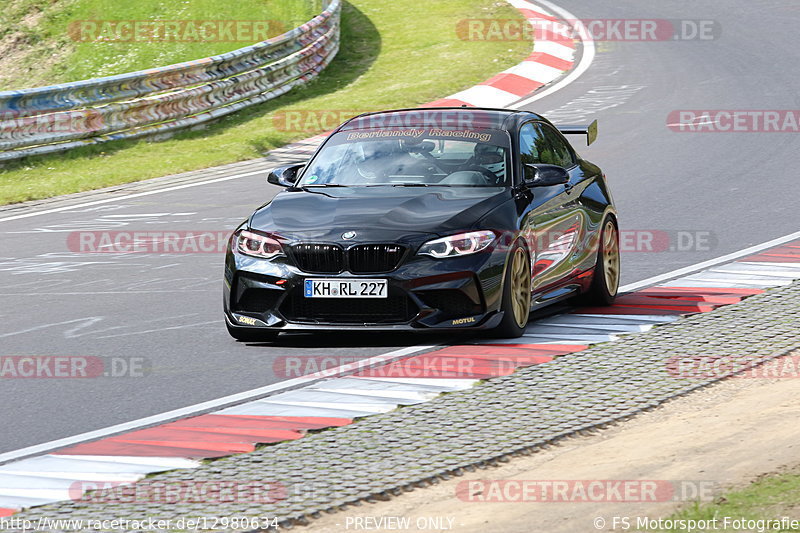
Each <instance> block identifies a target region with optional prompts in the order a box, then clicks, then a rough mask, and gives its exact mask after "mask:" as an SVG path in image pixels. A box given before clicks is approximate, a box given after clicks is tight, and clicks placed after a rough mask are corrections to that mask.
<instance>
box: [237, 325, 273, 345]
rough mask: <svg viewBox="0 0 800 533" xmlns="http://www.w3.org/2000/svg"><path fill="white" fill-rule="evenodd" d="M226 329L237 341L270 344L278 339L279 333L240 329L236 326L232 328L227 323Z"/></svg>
mask: <svg viewBox="0 0 800 533" xmlns="http://www.w3.org/2000/svg"><path fill="white" fill-rule="evenodd" d="M225 327H226V328H227V329H228V334H229V335H230V336H231V337H233V338H234V339H236V340H237V341H242V342H269V341H274V340H275V339H276V338H278V332H277V331H264V330H258V329H251V328H239V327H236V326H231V325H230V324H228V323H227V322H226V323H225Z"/></svg>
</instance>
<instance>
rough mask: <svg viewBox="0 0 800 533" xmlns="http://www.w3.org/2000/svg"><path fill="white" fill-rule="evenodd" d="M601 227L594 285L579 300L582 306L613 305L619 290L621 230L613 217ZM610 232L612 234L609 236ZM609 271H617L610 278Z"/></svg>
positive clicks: (593, 276)
mask: <svg viewBox="0 0 800 533" xmlns="http://www.w3.org/2000/svg"><path fill="white" fill-rule="evenodd" d="M601 227H602V230H601V231H600V240H599V241H598V246H597V262H596V263H595V266H594V273H593V275H592V284H591V286H590V287H589V290H588V291H586V292H585V293H584V294H582V295H581V296H580V298H579V303H580V304H582V305H590V306H607V305H612V304H613V303H614V299H615V298H616V296H617V291H618V290H619V278H620V269H619V266H620V263H619V257H620V256H619V230H618V228H617V223H616V221H615V220H614V218H613V217H611V216H607V217H606V218H605V219H604V220H603V225H602V226H601ZM610 232H611V234H609V233H610ZM612 263H613V264H612ZM608 269H612V270H615V274H614V275H613V276H611V277H610V276H609V273H608ZM609 280H611V281H609ZM609 284H612V285H613V287H609Z"/></svg>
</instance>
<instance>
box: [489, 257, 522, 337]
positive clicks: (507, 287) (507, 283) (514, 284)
mask: <svg viewBox="0 0 800 533" xmlns="http://www.w3.org/2000/svg"><path fill="white" fill-rule="evenodd" d="M501 310H502V311H503V320H502V321H501V322H500V324H499V325H498V326H497V327H496V328H495V329H494V330H492V334H493V335H494V336H496V337H506V338H516V337H519V336H521V335H522V334H523V333H524V332H525V326H527V324H528V318H529V316H530V312H531V261H530V258H529V257H528V252H527V251H526V250H525V247H524V246H522V244H520V243H519V242H516V243H515V244H514V246H513V248H512V249H511V253H510V256H509V260H508V267H507V268H506V276H505V280H504V283H503V303H502V305H501Z"/></svg>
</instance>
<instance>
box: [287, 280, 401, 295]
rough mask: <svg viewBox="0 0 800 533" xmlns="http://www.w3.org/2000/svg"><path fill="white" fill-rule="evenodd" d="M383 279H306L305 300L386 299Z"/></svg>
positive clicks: (385, 282) (386, 287)
mask: <svg viewBox="0 0 800 533" xmlns="http://www.w3.org/2000/svg"><path fill="white" fill-rule="evenodd" d="M388 287H389V286H388V283H387V281H386V280H385V279H307V280H305V285H304V287H303V288H304V291H303V294H304V295H305V297H306V298H386V297H387V292H388Z"/></svg>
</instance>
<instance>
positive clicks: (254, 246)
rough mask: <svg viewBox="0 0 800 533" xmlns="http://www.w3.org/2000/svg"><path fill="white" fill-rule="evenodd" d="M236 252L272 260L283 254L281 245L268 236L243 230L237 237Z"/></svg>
mask: <svg viewBox="0 0 800 533" xmlns="http://www.w3.org/2000/svg"><path fill="white" fill-rule="evenodd" d="M236 250H237V251H238V252H239V253H241V254H244V255H249V256H252V257H261V258H263V259H270V258H272V257H275V256H276V255H278V254H280V253H282V252H283V248H281V243H279V242H278V241H276V240H275V239H273V238H271V237H267V236H266V235H259V234H258V233H251V232H249V231H245V230H242V231H240V232H239V234H238V235H237V236H236Z"/></svg>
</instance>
